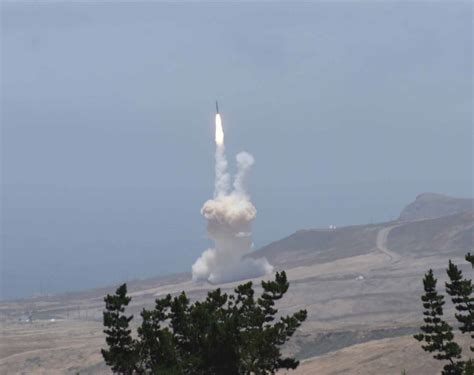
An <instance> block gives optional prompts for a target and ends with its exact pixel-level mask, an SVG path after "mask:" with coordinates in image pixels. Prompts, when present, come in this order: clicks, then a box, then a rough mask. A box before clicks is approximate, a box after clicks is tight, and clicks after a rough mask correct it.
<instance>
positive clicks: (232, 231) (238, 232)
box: [192, 144, 273, 283]
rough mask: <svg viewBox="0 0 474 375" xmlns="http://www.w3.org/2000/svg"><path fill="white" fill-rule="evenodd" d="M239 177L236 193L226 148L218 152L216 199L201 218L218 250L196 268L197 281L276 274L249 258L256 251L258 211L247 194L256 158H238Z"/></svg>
mask: <svg viewBox="0 0 474 375" xmlns="http://www.w3.org/2000/svg"><path fill="white" fill-rule="evenodd" d="M236 159H237V174H236V175H235V178H234V183H233V190H232V191H231V192H229V189H230V176H229V174H228V172H227V160H226V158H225V153H224V145H223V144H218V145H217V149H216V181H215V191H214V199H210V200H208V201H207V202H206V203H204V206H203V207H202V209H201V214H202V215H203V216H204V217H205V218H206V220H207V222H208V223H207V232H208V234H209V237H210V238H212V239H213V240H214V243H215V247H214V248H212V249H207V250H206V251H204V252H203V253H202V255H201V256H200V257H199V259H198V260H197V261H196V262H195V263H194V264H193V267H192V271H193V280H195V281H209V282H210V283H224V282H230V281H235V280H240V279H245V278H252V277H257V276H262V275H265V274H267V273H271V272H272V271H273V266H271V265H270V264H269V263H268V261H267V260H266V259H265V258H260V259H254V258H250V257H245V255H247V254H248V253H249V252H250V250H251V247H252V237H251V236H252V228H251V223H252V220H253V219H255V216H256V214H257V210H256V209H255V206H254V205H253V204H252V202H250V199H249V196H248V194H247V192H246V190H245V182H246V178H247V176H248V172H249V170H250V168H251V167H252V165H253V163H254V159H253V157H252V155H250V154H248V153H246V152H241V153H239V154H238V155H237V157H236Z"/></svg>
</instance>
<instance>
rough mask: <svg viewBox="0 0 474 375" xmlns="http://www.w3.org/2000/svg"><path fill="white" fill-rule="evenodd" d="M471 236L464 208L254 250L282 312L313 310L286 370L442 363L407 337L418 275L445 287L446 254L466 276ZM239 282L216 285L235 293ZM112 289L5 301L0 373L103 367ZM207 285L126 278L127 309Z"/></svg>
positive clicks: (427, 368) (473, 230) (308, 233)
mask: <svg viewBox="0 0 474 375" xmlns="http://www.w3.org/2000/svg"><path fill="white" fill-rule="evenodd" d="M443 205H444V206H445V205H446V202H445V201H443ZM444 206H443V207H444ZM443 209H444V208H443ZM435 211H436V210H435V208H433V207H431V208H430V209H429V212H430V213H432V212H435ZM473 235H474V215H473V212H472V211H465V210H461V212H458V213H454V214H452V212H450V215H448V216H441V217H435V218H416V219H413V220H400V221H393V222H387V223H380V224H371V225H361V226H352V227H346V228H337V229H314V230H304V231H298V232H296V233H294V234H292V235H290V236H289V237H287V238H284V239H282V240H280V241H276V242H274V243H272V244H269V245H268V246H265V247H264V248H262V249H260V250H259V251H258V252H257V253H256V256H266V257H267V258H268V260H269V261H270V262H271V263H272V264H274V265H275V266H276V267H277V269H285V270H286V271H287V273H288V277H289V280H290V291H289V292H288V294H287V296H286V297H285V298H284V299H283V300H282V301H280V304H279V306H278V307H279V308H280V310H281V311H282V312H283V313H290V312H293V311H296V310H297V309H300V308H306V309H307V310H308V313H309V315H308V320H307V321H306V322H305V324H304V325H303V326H302V328H301V330H300V331H299V332H298V333H297V334H296V335H295V337H294V338H293V339H292V340H291V341H290V342H289V344H288V346H287V347H286V348H285V350H286V351H287V352H290V353H294V354H296V356H297V357H298V358H300V359H302V360H304V361H303V363H302V365H301V366H300V368H299V369H298V370H297V371H295V372H292V373H294V374H321V375H324V374H400V372H401V370H403V369H406V371H407V373H408V374H415V373H416V374H421V375H423V374H427V375H428V374H435V373H437V372H438V371H439V369H440V367H439V364H438V363H437V362H436V361H434V360H432V359H431V358H430V356H429V355H426V354H424V353H423V352H422V351H421V349H420V348H419V345H418V343H417V342H416V341H415V340H414V339H413V338H412V337H411V335H412V334H413V333H414V332H416V330H417V327H418V326H419V325H420V320H421V304H420V301H419V296H420V294H421V292H422V284H421V278H422V277H423V274H424V273H425V272H426V270H427V269H428V268H433V270H434V271H435V273H436V274H437V276H439V278H440V284H441V283H442V282H443V280H444V279H445V276H444V274H445V273H444V268H445V266H446V264H447V261H448V259H452V260H453V261H454V262H456V263H460V264H463V266H462V270H463V271H464V272H465V273H466V274H468V275H472V273H473V272H472V270H471V269H470V268H469V267H468V264H467V263H466V262H464V260H463V257H464V254H465V253H466V252H468V251H472V245H473ZM254 281H255V283H256V284H259V281H260V279H255V280H254ZM237 284H238V283H228V284H223V285H220V287H222V288H223V289H225V290H231V289H232V288H233V287H235V286H236V285H237ZM441 285H442V284H441ZM114 288H115V286H111V287H110V288H103V289H96V290H88V291H84V292H81V293H72V294H68V295H58V296H50V297H38V298H35V299H25V300H17V301H4V302H1V303H0V314H1V315H0V319H1V320H0V322H1V332H0V373H1V374H22V373H23V374H56V373H58V374H64V373H71V374H77V373H80V374H101V373H109V371H108V369H107V368H106V367H105V365H104V364H103V362H102V358H101V355H100V348H101V347H102V346H103V345H104V339H103V334H102V321H101V319H102V309H103V297H104V296H105V294H107V293H110V292H112V291H113V290H114ZM212 288H213V286H211V285H209V284H195V283H193V282H192V281H191V280H190V275H189V274H181V275H176V276H173V277H168V278H156V279H149V280H144V281H134V282H131V283H129V290H130V291H131V295H132V297H133V300H132V302H131V305H130V309H129V311H130V312H131V313H133V314H134V315H135V316H136V317H138V314H139V312H140V310H141V309H142V308H143V307H147V306H148V307H150V306H152V305H153V301H154V299H155V298H156V297H157V296H162V295H165V294H167V293H172V294H175V293H179V292H180V291H182V290H185V291H186V292H187V293H188V294H189V295H190V296H191V298H192V299H198V298H202V297H203V296H205V294H206V293H207V291H208V290H210V289H212ZM447 308H448V310H449V309H450V307H449V305H448V306H447Z"/></svg>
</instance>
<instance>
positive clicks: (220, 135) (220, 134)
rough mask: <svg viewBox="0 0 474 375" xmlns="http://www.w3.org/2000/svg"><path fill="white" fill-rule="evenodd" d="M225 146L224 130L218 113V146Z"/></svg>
mask: <svg viewBox="0 0 474 375" xmlns="http://www.w3.org/2000/svg"><path fill="white" fill-rule="evenodd" d="M223 144H224V130H223V129H222V120H221V115H220V114H219V113H216V145H218V146H219V145H223Z"/></svg>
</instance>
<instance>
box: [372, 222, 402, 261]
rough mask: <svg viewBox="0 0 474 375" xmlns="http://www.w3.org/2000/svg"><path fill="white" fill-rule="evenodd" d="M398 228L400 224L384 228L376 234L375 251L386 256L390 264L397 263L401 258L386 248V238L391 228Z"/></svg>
mask: <svg viewBox="0 0 474 375" xmlns="http://www.w3.org/2000/svg"><path fill="white" fill-rule="evenodd" d="M398 226H400V224H397V225H392V226H390V227H384V228H382V229H380V230H379V232H378V233H377V243H376V245H377V249H378V250H379V251H380V252H382V253H383V254H385V255H386V256H388V257H389V259H390V261H391V262H392V263H395V262H398V261H399V260H400V258H401V257H400V255H398V254H397V253H394V252H393V251H391V250H390V249H389V248H388V247H387V238H388V235H389V233H390V231H391V230H392V229H393V228H396V227H398Z"/></svg>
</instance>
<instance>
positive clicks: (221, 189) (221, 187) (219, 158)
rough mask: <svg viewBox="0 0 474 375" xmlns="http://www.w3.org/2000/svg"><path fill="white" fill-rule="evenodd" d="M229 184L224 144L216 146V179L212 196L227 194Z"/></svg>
mask: <svg viewBox="0 0 474 375" xmlns="http://www.w3.org/2000/svg"><path fill="white" fill-rule="evenodd" d="M229 185H230V176H229V173H227V159H226V157H225V146H224V144H223V143H222V144H218V145H217V147H216V181H215V184H214V198H217V197H221V196H224V195H227V193H228V191H229Z"/></svg>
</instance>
